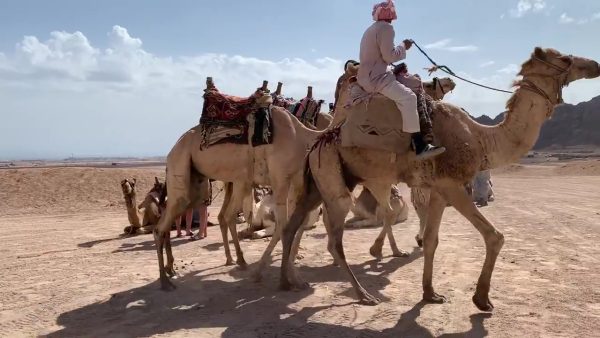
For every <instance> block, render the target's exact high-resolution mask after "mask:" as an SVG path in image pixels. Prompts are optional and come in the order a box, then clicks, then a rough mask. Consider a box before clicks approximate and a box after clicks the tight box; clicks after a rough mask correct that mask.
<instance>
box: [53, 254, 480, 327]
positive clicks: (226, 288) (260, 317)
mask: <svg viewBox="0 0 600 338" xmlns="http://www.w3.org/2000/svg"><path fill="white" fill-rule="evenodd" d="M415 251H416V250H415ZM420 256H421V255H420V254H419V253H417V252H414V251H413V254H412V255H411V256H410V257H408V258H398V259H390V260H389V261H377V260H373V261H369V262H366V263H363V264H360V265H354V266H352V268H353V270H354V271H355V273H356V274H357V275H358V278H360V280H361V282H362V283H363V285H364V286H365V287H366V288H367V289H368V290H370V291H371V292H373V294H374V295H376V296H381V294H380V293H379V291H380V290H383V288H384V287H385V286H386V285H388V284H389V283H390V280H389V279H388V278H387V277H388V276H389V274H391V273H392V272H393V271H395V270H397V269H398V268H400V267H402V266H404V265H406V264H409V263H410V262H412V261H414V260H415V259H417V258H419V257H420ZM251 268H252V267H251ZM251 268H250V269H248V270H246V271H242V270H240V269H235V268H234V269H231V270H230V271H229V272H225V273H218V274H217V273H213V274H210V273H209V274H206V272H208V271H209V270H213V268H208V269H205V270H200V271H194V272H190V273H187V274H185V275H184V276H182V277H179V278H177V279H176V280H174V283H175V284H176V285H177V289H176V290H175V291H172V292H163V291H160V289H159V283H158V282H152V283H150V284H147V285H144V286H142V287H139V288H134V289H131V290H127V291H123V292H120V293H116V294H113V295H112V296H111V297H110V298H109V299H107V300H104V301H101V302H97V303H93V304H89V305H86V306H84V307H81V308H78V309H75V310H72V311H68V312H65V313H63V314H61V315H60V316H59V317H58V319H57V324H58V325H60V326H62V327H63V328H62V329H61V330H59V331H56V332H53V333H50V334H49V335H48V336H49V337H72V336H115V337H119V336H128V337H141V336H149V335H154V334H165V333H172V332H175V331H178V330H192V329H203V333H204V334H206V335H208V336H218V335H219V334H220V335H221V336H222V337H275V336H289V337H304V336H310V337H375V336H377V337H406V336H410V337H435V335H433V334H432V333H431V332H430V331H429V330H428V329H427V328H425V327H423V326H421V325H419V324H418V323H417V318H418V317H419V316H420V314H421V309H423V307H424V306H427V305H426V304H425V303H422V302H420V303H417V304H416V305H415V306H414V307H413V308H412V309H410V310H408V311H406V312H405V313H403V314H402V315H401V317H400V319H399V321H398V322H397V323H396V325H395V326H394V327H392V328H389V329H385V330H383V331H381V332H380V331H376V330H372V329H366V328H365V329H355V328H352V327H348V326H343V325H335V324H325V323H319V322H317V321H314V320H310V319H311V317H313V316H315V315H318V314H319V313H320V312H322V311H327V309H331V308H335V307H341V306H346V305H348V304H347V303H346V304H325V305H323V304H320V305H316V306H311V307H303V308H302V309H301V310H300V311H296V310H293V309H292V308H290V307H289V306H288V305H289V304H294V303H296V302H299V301H301V300H302V299H304V298H306V297H308V296H310V295H311V294H312V293H313V292H314V291H313V289H307V290H303V291H298V292H282V291H278V290H277V289H276V287H275V285H276V280H277V278H278V274H279V268H278V267H275V266H269V267H268V268H267V269H266V271H265V274H264V280H265V281H266V282H265V283H253V282H251V281H249V280H248V279H246V278H245V277H247V276H248V274H249V271H253V270H252V269H251ZM300 272H301V274H302V276H303V277H305V278H306V279H307V280H308V281H310V282H311V283H320V282H325V281H327V282H330V281H346V276H345V275H344V273H343V271H342V270H341V269H339V268H337V267H333V266H321V267H300ZM224 274H229V275H231V276H233V277H239V279H236V280H235V281H223V280H219V279H215V277H216V276H217V275H224ZM375 290H377V291H375ZM341 292H342V293H348V296H354V294H353V291H352V289H351V287H350V286H348V289H347V290H345V291H344V290H341ZM382 300H384V299H382ZM384 301H385V300H384ZM350 303H355V302H354V301H350ZM431 306H434V305H431ZM442 306H443V305H442ZM488 317H489V315H488V314H475V315H472V316H471V318H470V319H471V323H472V328H471V329H470V330H469V331H467V332H462V333H457V334H450V335H444V337H464V336H467V337H483V336H485V335H486V334H487V330H486V329H485V327H484V323H483V322H484V319H486V318H488ZM223 328H225V331H223ZM221 332H222V333H221Z"/></svg>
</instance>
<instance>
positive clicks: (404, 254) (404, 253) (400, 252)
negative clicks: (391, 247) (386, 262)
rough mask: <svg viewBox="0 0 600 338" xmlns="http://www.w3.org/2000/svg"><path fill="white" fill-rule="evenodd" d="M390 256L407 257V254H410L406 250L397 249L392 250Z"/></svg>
mask: <svg viewBox="0 0 600 338" xmlns="http://www.w3.org/2000/svg"><path fill="white" fill-rule="evenodd" d="M392 256H393V257H408V256H410V254H409V253H408V252H407V251H404V250H400V249H398V250H397V251H394V253H392Z"/></svg>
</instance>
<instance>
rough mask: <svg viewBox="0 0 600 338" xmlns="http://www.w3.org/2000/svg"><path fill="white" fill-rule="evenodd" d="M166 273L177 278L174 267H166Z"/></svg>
mask: <svg viewBox="0 0 600 338" xmlns="http://www.w3.org/2000/svg"><path fill="white" fill-rule="evenodd" d="M165 272H166V273H167V275H168V276H169V277H173V276H175V270H173V267H172V266H167V267H165Z"/></svg>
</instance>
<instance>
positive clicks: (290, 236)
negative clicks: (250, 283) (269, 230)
mask: <svg viewBox="0 0 600 338" xmlns="http://www.w3.org/2000/svg"><path fill="white" fill-rule="evenodd" d="M306 187H307V188H306V190H305V191H304V192H303V194H302V195H301V196H300V198H298V199H297V201H298V203H297V204H296V207H295V208H294V212H293V213H292V215H291V217H290V220H289V222H288V224H286V225H285V228H284V229H283V234H282V241H281V242H282V246H283V252H282V258H281V278H280V287H281V289H283V290H289V289H291V287H292V286H294V287H296V288H298V289H303V288H306V287H307V286H308V284H307V283H306V282H304V281H302V279H301V278H300V276H299V274H298V272H297V270H296V268H295V266H294V258H295V257H296V255H297V253H298V247H299V246H300V240H301V238H302V234H303V233H304V228H305V225H306V223H307V222H308V220H309V215H310V213H311V212H312V211H313V210H315V209H316V208H317V207H318V206H319V204H321V202H322V199H321V195H320V193H319V191H318V190H317V188H316V186H315V185H314V183H313V182H312V181H309V182H307V185H306Z"/></svg>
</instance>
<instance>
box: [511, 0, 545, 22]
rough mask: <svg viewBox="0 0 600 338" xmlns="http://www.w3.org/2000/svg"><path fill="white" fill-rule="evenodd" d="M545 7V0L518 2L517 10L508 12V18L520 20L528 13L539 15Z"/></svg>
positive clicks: (523, 0) (522, 0) (521, 0)
mask: <svg viewBox="0 0 600 338" xmlns="http://www.w3.org/2000/svg"><path fill="white" fill-rule="evenodd" d="M546 7H547V4H546V1H545V0H519V2H518V3H517V8H515V9H511V10H510V16H512V17H513V18H521V17H523V16H525V15H527V14H529V13H539V12H541V11H543V10H544V9H545V8H546Z"/></svg>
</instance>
